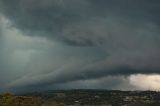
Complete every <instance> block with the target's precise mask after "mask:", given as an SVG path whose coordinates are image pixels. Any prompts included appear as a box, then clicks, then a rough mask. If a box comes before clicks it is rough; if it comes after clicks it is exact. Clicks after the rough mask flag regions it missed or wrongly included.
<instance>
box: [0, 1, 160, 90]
mask: <svg viewBox="0 0 160 106" xmlns="http://www.w3.org/2000/svg"><path fill="white" fill-rule="evenodd" d="M159 11H160V1H159V0H0V91H1V92H2V91H14V92H26V91H27V92H28V91H35V90H36V91H37V90H52V89H118V90H158V89H160V75H159V73H160V14H159Z"/></svg>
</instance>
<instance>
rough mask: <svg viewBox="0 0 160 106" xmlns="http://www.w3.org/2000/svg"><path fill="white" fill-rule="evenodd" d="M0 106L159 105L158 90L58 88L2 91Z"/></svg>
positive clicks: (159, 95)
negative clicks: (30, 91) (15, 92)
mask: <svg viewBox="0 0 160 106" xmlns="http://www.w3.org/2000/svg"><path fill="white" fill-rule="evenodd" d="M0 106H160V92H155V91H109V90H59V91H46V92H34V93H27V94H23V95H13V94H11V93H4V94H1V95H0Z"/></svg>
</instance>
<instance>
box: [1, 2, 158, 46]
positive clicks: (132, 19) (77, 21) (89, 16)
mask: <svg viewBox="0 0 160 106" xmlns="http://www.w3.org/2000/svg"><path fill="white" fill-rule="evenodd" d="M1 2H2V4H3V5H2V7H1V8H2V9H1V10H2V12H3V13H4V14H5V15H6V16H7V18H9V19H10V20H12V22H13V25H15V26H16V27H18V28H20V29H21V30H24V31H25V32H28V33H30V35H34V33H36V35H37V34H38V35H42V36H48V37H50V38H57V39H61V40H64V41H66V42H68V43H69V44H77V45H78V44H79V45H95V42H98V43H100V44H101V43H103V42H105V41H102V40H101V39H103V38H106V37H107V33H106V32H104V30H107V28H108V27H110V26H114V27H116V26H118V28H119V27H121V26H122V27H124V28H125V27H126V28H127V30H131V32H130V33H132V32H135V31H134V30H137V28H136V27H138V26H140V27H143V26H144V23H146V21H147V22H148V21H149V22H153V23H155V24H159V19H160V15H159V14H158V11H159V10H160V3H159V2H158V1H150V0H147V1H146V0H142V1H138V0H136V1H132V0H121V1H119V0H113V1H110V0H100V1H97V0H93V1H92V0H81V1H80V0H67V1H64V0H45V1H44V0H16V1H11V0H1ZM107 21H109V22H107ZM114 21H117V22H115V23H114ZM97 24H98V25H100V26H101V27H102V28H103V29H100V30H99V29H96V30H98V31H97V32H100V31H101V34H103V36H102V38H101V36H100V35H98V34H99V33H96V30H95V29H94V27H99V26H97ZM68 27H69V28H70V27H71V29H69V28H68ZM90 27H91V28H90ZM128 27H129V28H128ZM114 31H115V30H114V29H111V31H110V34H112V33H113V34H114ZM66 33H67V34H66ZM119 33H120V34H121V33H127V31H124V32H123V31H122V32H119ZM93 35H95V37H96V38H95V39H94V38H92V36H93ZM87 36H88V37H87ZM90 36H91V37H90ZM99 36H100V37H99ZM93 37H94V36H93Z"/></svg>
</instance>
